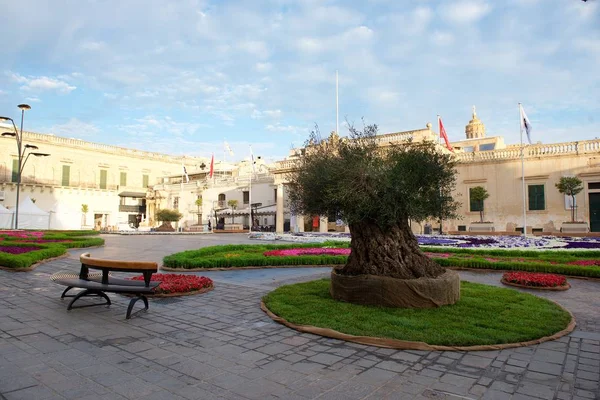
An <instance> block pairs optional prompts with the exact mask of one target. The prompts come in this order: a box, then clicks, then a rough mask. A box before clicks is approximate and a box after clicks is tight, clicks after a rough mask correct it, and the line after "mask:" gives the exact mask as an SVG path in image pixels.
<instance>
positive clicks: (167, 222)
mask: <svg viewBox="0 0 600 400" xmlns="http://www.w3.org/2000/svg"><path fill="white" fill-rule="evenodd" d="M182 217H183V214H181V213H180V212H179V211H177V210H171V209H168V208H163V209H161V210H158V211H157V212H156V220H157V221H162V225H161V226H159V227H158V228H156V230H157V231H160V232H175V229H174V228H173V226H172V225H171V222H176V221H179V220H180V219H181V218H182Z"/></svg>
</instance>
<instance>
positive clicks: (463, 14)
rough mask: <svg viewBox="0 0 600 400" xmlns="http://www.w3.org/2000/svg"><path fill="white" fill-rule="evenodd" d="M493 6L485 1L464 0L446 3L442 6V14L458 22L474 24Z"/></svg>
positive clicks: (449, 19) (451, 20)
mask: <svg viewBox="0 0 600 400" xmlns="http://www.w3.org/2000/svg"><path fill="white" fill-rule="evenodd" d="M491 10H492V7H491V6H490V5H489V4H487V3H485V2H484V1H474V0H463V1H459V2H456V3H451V4H448V3H446V4H445V5H444V6H442V8H441V15H442V17H443V18H445V19H446V20H448V21H450V22H453V23H456V24H472V23H475V22H477V21H478V20H480V19H481V18H483V17H485V16H486V15H487V14H488V13H489V12H490V11H491Z"/></svg>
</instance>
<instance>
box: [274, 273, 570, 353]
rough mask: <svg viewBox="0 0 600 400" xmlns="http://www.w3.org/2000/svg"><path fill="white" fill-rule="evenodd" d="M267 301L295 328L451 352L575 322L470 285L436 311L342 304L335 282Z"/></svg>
mask: <svg viewBox="0 0 600 400" xmlns="http://www.w3.org/2000/svg"><path fill="white" fill-rule="evenodd" d="M263 301H264V302H265V304H266V306H267V307H268V308H269V309H270V310H271V311H272V312H273V313H275V314H276V315H278V316H280V317H282V318H285V319H286V320H288V321H289V322H293V323H295V324H302V325H312V326H317V327H321V328H329V329H334V330H336V331H339V332H343V333H347V334H350V335H356V336H372V337H383V338H391V339H398V340H410V341H418V342H425V343H429V344H433V345H446V346H473V345H487V344H502V343H515V342H523V341H528V340H533V339H539V338H541V337H544V336H549V335H552V334H554V333H556V332H558V331H560V330H562V329H564V328H566V327H567V325H568V324H569V322H570V320H571V316H570V315H569V313H568V312H566V311H565V310H563V309H561V308H560V307H559V306H558V305H556V304H554V303H553V302H551V301H549V300H546V299H542V298H539V297H536V296H533V295H530V294H527V293H521V292H518V291H516V290H512V289H504V288H497V287H493V286H488V285H481V284H477V283H470V282H461V295H460V300H459V301H458V302H457V303H456V304H454V305H450V306H444V307H439V308H430V309H406V308H388V307H370V306H361V305H355V304H350V303H345V302H341V301H336V300H333V299H332V298H331V295H330V294H329V280H318V281H312V282H305V283H299V284H295V285H287V286H282V287H279V288H277V289H276V290H274V291H273V292H271V293H269V294H268V295H266V296H265V297H264V298H263Z"/></svg>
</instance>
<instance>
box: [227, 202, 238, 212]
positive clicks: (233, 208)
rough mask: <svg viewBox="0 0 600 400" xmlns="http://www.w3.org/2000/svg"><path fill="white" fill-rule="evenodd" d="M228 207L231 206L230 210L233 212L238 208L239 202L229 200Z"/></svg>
mask: <svg viewBox="0 0 600 400" xmlns="http://www.w3.org/2000/svg"><path fill="white" fill-rule="evenodd" d="M227 205H228V206H229V208H231V209H232V210H236V209H237V206H238V201H237V200H228V201H227Z"/></svg>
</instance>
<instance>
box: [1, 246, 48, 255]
mask: <svg viewBox="0 0 600 400" xmlns="http://www.w3.org/2000/svg"><path fill="white" fill-rule="evenodd" d="M36 250H40V247H35V246H28V247H17V246H0V252H2V253H7V254H25V253H29V252H30V251H36Z"/></svg>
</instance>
